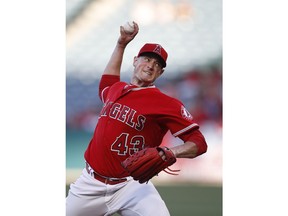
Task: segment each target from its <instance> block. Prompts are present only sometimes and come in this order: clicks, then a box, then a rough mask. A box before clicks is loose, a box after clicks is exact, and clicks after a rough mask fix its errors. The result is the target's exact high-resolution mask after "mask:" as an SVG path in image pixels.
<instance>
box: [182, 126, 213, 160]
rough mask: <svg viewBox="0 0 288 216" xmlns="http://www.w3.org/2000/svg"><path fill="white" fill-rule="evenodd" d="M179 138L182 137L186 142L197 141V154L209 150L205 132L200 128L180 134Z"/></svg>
mask: <svg viewBox="0 0 288 216" xmlns="http://www.w3.org/2000/svg"><path fill="white" fill-rule="evenodd" d="M179 138H180V139H182V140H183V141H184V142H187V141H191V142H193V143H195V144H196V145H197V147H198V151H197V156H198V155H201V154H203V153H205V152H206V151H207V148H208V146H207V143H206V140H205V138H204V136H203V134H202V133H201V132H200V130H198V129H197V130H192V131H190V132H188V133H185V134H182V135H179Z"/></svg>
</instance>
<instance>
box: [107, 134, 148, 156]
mask: <svg viewBox="0 0 288 216" xmlns="http://www.w3.org/2000/svg"><path fill="white" fill-rule="evenodd" d="M144 145H145V139H144V137H143V136H140V135H135V136H133V137H131V138H130V136H129V134H128V133H122V134H121V135H120V136H118V137H116V140H115V141H114V142H113V144H112V145H111V151H115V152H117V153H118V155H122V156H124V155H127V153H128V154H129V155H132V154H134V153H136V152H138V151H139V150H141V149H143V148H144Z"/></svg>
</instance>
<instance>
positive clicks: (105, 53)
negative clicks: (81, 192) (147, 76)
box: [66, 0, 222, 216]
mask: <svg viewBox="0 0 288 216" xmlns="http://www.w3.org/2000/svg"><path fill="white" fill-rule="evenodd" d="M129 20H134V21H136V22H137V23H138V24H139V26H140V31H139V34H138V35H137V36H136V38H135V40H134V41H132V42H131V43H130V44H129V45H128V47H127V48H126V52H125V56H124V60H123V65H122V79H123V80H125V81H129V77H130V73H131V70H132V60H133V57H134V56H135V55H136V54H137V52H138V51H139V49H140V48H141V46H142V45H143V44H144V43H146V42H156V43H160V44H161V45H163V47H165V49H166V50H167V51H168V54H169V56H168V61H167V68H166V70H165V72H164V74H163V75H162V77H161V78H160V79H159V80H158V81H157V83H156V85H157V86H158V87H159V88H160V89H161V90H162V91H163V92H165V93H166V94H168V95H170V96H173V97H176V98H179V99H180V100H181V101H182V102H183V103H184V104H185V106H186V107H187V109H189V111H190V112H191V114H192V115H193V116H194V118H195V119H196V121H197V122H198V123H199V124H200V127H201V131H202V132H203V134H204V135H205V137H206V139H207V143H208V145H209V147H208V152H207V153H206V154H205V155H203V156H200V157H199V158H196V159H193V160H188V159H182V160H178V162H177V163H176V164H175V165H173V167H174V168H179V169H181V172H180V175H179V176H177V177H175V176H170V175H167V174H166V173H163V174H162V173H161V174H160V175H159V176H158V177H157V178H155V179H153V182H154V183H155V184H156V185H157V187H158V188H159V190H160V192H161V194H162V193H163V194H162V195H163V199H164V200H165V201H167V202H169V200H172V198H173V197H171V196H173V195H174V198H179V196H180V197H182V198H183V199H185V200H186V201H187V199H188V197H189V196H188V195H187V197H186V198H184V197H185V196H184V195H183V193H184V192H185V191H186V192H187V185H190V186H191V187H190V188H191V193H192V195H191V197H193V196H194V195H195V196H196V195H197V196H198V197H199V194H201V193H203V196H204V197H203V196H202V198H203V199H200V201H201V200H203V201H205V200H206V201H207V200H209V199H210V198H212V200H211V201H210V207H211V205H214V207H215V206H216V208H212V207H211V208H212V210H211V211H208V209H209V208H206V210H205V206H204V205H205V204H204V203H202V206H201V208H202V213H201V210H199V211H198V212H197V214H196V215H198V216H199V215H203V216H204V215H206V216H208V215H210V216H217V215H221V205H222V202H221V199H222V192H221V189H222V1H221V0H213V1H210V0H137V1H132V0H66V184H67V187H68V185H69V184H70V183H71V182H73V181H74V180H75V179H76V178H77V177H78V176H79V175H80V173H81V170H82V168H83V166H84V159H83V153H84V151H85V149H86V147H87V145H88V143H89V140H90V138H91V136H92V132H93V130H94V126H95V124H96V123H97V118H98V114H99V111H100V110H101V107H102V104H101V102H100V100H99V98H98V83H99V79H100V77H101V74H102V72H103V70H104V67H105V65H106V63H107V62H108V60H109V58H110V55H111V53H112V51H113V49H114V46H115V43H116V40H117V39H118V36H119V26H120V25H123V24H124V23H125V22H126V21H129ZM180 143H181V141H180V140H179V139H176V138H174V137H172V135H171V134H169V133H168V134H167V135H166V136H165V138H164V139H163V143H162V144H163V145H166V146H171V145H178V144H180ZM167 185H170V187H167V189H164V190H162V189H163V188H165V187H166V186H167ZM171 185H173V187H174V188H175V187H180V186H181V185H186V189H185V190H184V191H182V192H183V193H182V194H181V193H180V194H179V195H176V194H175V191H179V189H177V190H173V188H172V187H171ZM197 185H201V190H198V191H199V193H198V194H197V193H196V192H195V186H197ZM203 186H204V187H203ZM169 188H170V189H169ZM171 188H172V189H171ZM205 188H214V189H213V190H214V191H215V190H216V191H217V192H216V193H214V192H211V193H210V192H207V193H206V194H205ZM169 191H173V192H172V193H170V194H169ZM180 191H181V190H180ZM188 191H189V190H188ZM196 191H197V190H196ZM193 193H194V194H193ZM212 194H214V195H212ZM205 196H206V197H205ZM191 197H190V199H191V203H192V204H193V202H194V201H193V200H194V199H195V197H194V198H193V199H192V198H191ZM179 199H180V198H179ZM185 203H186V202H183V203H182V204H183V205H184V204H185ZM186 204H187V203H186ZM206 204H207V203H206ZM187 205H188V207H189V203H188V204H187ZM199 205H201V204H199ZM207 205H208V204H207ZM207 205H206V206H207ZM186 207H187V206H186ZM173 209H174V208H173ZM182 209H183V207H182ZM188 209H189V208H188ZM199 209H200V208H199ZM213 209H214V210H213ZM171 211H173V210H171ZM205 212H206V213H205ZM190 213H191V212H190ZM173 215H178V216H179V215H190V214H186V213H179V212H175V213H174V212H173ZM191 215H192V214H191Z"/></svg>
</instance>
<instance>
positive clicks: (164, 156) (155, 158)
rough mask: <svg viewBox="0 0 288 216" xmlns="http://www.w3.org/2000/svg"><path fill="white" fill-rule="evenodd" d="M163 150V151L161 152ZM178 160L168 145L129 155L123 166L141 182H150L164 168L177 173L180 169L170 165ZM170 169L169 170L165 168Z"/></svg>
mask: <svg viewBox="0 0 288 216" xmlns="http://www.w3.org/2000/svg"><path fill="white" fill-rule="evenodd" d="M161 152H162V153H161ZM175 162H176V157H175V155H174V154H173V152H172V151H171V150H170V149H169V148H167V147H155V148H145V149H142V150H141V151H138V152H136V153H135V154H133V155H131V156H130V157H128V158H127V159H126V160H124V161H123V162H122V166H123V167H124V169H125V170H126V171H127V172H128V173H129V175H130V176H132V177H133V179H134V180H136V181H139V183H141V184H142V183H144V182H146V183H147V182H148V181H149V180H150V179H151V178H152V177H154V176H155V175H157V174H158V173H159V172H161V171H162V170H164V171H165V172H166V173H169V174H172V175H177V174H176V173H173V172H177V171H180V170H171V169H169V168H168V167H169V166H171V165H172V164H174V163H175ZM166 168H167V169H168V170H169V171H170V172H169V171H167V170H165V169H166Z"/></svg>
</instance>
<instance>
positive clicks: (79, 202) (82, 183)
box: [66, 170, 108, 216]
mask: <svg viewBox="0 0 288 216" xmlns="http://www.w3.org/2000/svg"><path fill="white" fill-rule="evenodd" d="M105 193H106V186H105V185H104V184H102V183H98V182H97V181H95V180H94V179H93V178H92V177H91V176H90V175H89V174H88V173H87V172H86V171H84V170H83V172H82V175H81V176H80V177H79V178H78V179H77V181H76V182H75V183H72V184H71V185H70V189H69V193H68V196H67V197H66V216H83V215H85V216H103V215H105V214H106V212H107V211H108V208H107V206H106V204H105Z"/></svg>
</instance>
